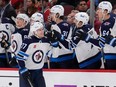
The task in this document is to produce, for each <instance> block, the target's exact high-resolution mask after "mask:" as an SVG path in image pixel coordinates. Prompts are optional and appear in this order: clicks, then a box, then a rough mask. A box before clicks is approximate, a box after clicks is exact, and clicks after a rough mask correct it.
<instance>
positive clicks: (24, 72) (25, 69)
mask: <svg viewBox="0 0 116 87" xmlns="http://www.w3.org/2000/svg"><path fill="white" fill-rule="evenodd" d="M19 73H20V75H22V77H23V78H24V79H27V77H28V76H30V73H29V71H28V69H27V68H21V69H19Z"/></svg>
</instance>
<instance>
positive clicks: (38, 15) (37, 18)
mask: <svg viewBox="0 0 116 87" xmlns="http://www.w3.org/2000/svg"><path fill="white" fill-rule="evenodd" d="M31 20H33V21H35V22H41V23H43V22H44V18H43V15H42V14H41V13H39V12H36V13H34V14H33V15H32V16H31Z"/></svg>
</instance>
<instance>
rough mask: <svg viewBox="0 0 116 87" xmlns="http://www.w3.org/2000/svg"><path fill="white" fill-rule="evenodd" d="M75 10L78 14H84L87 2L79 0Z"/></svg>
mask: <svg viewBox="0 0 116 87" xmlns="http://www.w3.org/2000/svg"><path fill="white" fill-rule="evenodd" d="M75 9H76V10H79V11H80V12H86V11H87V10H88V6H87V2H86V1H85V0H80V2H79V3H78V4H77V6H76V8H75Z"/></svg>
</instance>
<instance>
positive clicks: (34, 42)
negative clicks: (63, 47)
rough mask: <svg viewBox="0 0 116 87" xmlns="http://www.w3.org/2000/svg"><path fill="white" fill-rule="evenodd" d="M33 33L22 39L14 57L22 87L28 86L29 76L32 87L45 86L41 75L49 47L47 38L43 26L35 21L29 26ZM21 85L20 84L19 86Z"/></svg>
mask: <svg viewBox="0 0 116 87" xmlns="http://www.w3.org/2000/svg"><path fill="white" fill-rule="evenodd" d="M30 29H31V31H33V35H32V36H31V37H29V38H26V39H25V40H24V41H23V44H22V46H21V49H20V51H19V52H18V54H17V56H16V58H17V60H18V62H19V66H20V68H19V72H20V77H21V78H22V77H23V79H22V81H21V82H24V83H21V84H23V85H24V84H25V86H24V87H30V86H29V83H28V80H26V79H28V77H29V78H31V80H32V81H31V82H32V84H33V87H46V85H45V80H44V77H43V71H42V68H43V65H44V59H45V57H46V54H47V52H48V51H49V50H50V49H51V46H50V44H49V40H48V39H47V38H45V37H44V26H43V24H42V23H40V22H35V23H34V24H33V25H31V26H30ZM20 87H22V86H20Z"/></svg>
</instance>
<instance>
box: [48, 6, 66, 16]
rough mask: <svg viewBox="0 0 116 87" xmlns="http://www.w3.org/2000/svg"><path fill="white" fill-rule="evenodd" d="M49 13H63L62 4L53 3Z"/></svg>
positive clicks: (61, 14)
mask: <svg viewBox="0 0 116 87" xmlns="http://www.w3.org/2000/svg"><path fill="white" fill-rule="evenodd" d="M50 12H51V13H55V14H57V13H59V15H60V16H63V15H64V7H63V6H62V5H54V6H53V7H52V8H51V9H50Z"/></svg>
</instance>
